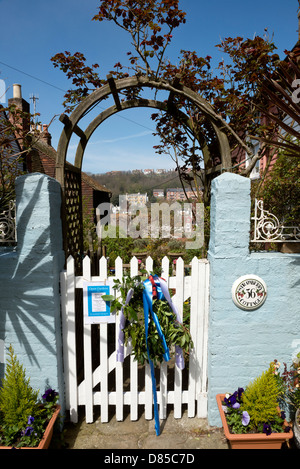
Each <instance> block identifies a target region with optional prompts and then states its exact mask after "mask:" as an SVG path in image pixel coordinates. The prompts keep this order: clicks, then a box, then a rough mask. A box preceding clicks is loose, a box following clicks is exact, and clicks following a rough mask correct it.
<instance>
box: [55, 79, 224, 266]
mask: <svg viewBox="0 0 300 469" xmlns="http://www.w3.org/2000/svg"><path fill="white" fill-rule="evenodd" d="M143 88H154V89H157V90H165V91H168V92H169V98H168V100H167V101H164V102H161V101H156V100H150V99H143V98H133V99H130V100H127V101H121V100H120V98H119V92H121V91H122V90H125V89H126V90H132V91H133V92H134V91H135V90H139V89H143ZM109 95H112V96H113V98H114V103H115V104H114V105H113V106H111V107H109V108H107V109H106V110H105V111H103V112H101V113H100V114H99V115H98V116H97V117H96V118H94V119H93V120H92V122H91V123H90V124H89V125H88V127H87V128H86V129H85V130H82V129H81V128H80V127H79V125H78V124H79V122H80V119H81V118H83V117H84V116H85V115H86V114H87V112H89V111H90V110H91V109H92V108H93V107H94V106H96V105H97V104H99V103H100V102H101V101H102V100H104V99H105V98H107V97H108V96H109ZM175 95H177V96H181V97H183V98H185V99H187V100H188V101H190V102H191V103H193V104H194V105H195V106H196V107H198V109H199V111H200V112H201V113H202V114H203V115H204V116H205V117H206V119H207V121H208V122H209V123H210V124H211V127H212V129H213V131H214V132H215V135H216V139H217V142H218V147H219V148H218V150H219V155H218V156H219V158H220V161H221V163H220V164H218V165H217V166H215V165H213V163H212V161H213V158H212V155H211V154H210V153H209V148H208V145H207V143H206V142H205V139H204V138H203V136H199V135H196V133H195V130H194V128H193V124H192V121H191V120H190V119H189V118H188V116H186V115H185V114H184V113H183V112H182V111H180V110H178V109H177V108H176V105H174V102H173V97H174V96H175ZM134 107H148V108H155V109H159V110H162V111H165V112H168V113H170V114H172V115H173V116H174V117H176V118H177V119H180V122H181V123H182V122H183V123H184V125H185V126H187V127H189V128H190V130H191V131H192V133H193V134H194V135H195V137H196V138H197V139H198V141H199V144H200V146H201V148H202V151H203V155H204V167H205V172H206V174H213V173H216V172H218V173H219V172H221V171H222V170H227V171H228V170H230V168H231V152H230V147H229V142H228V139H227V135H226V133H225V129H224V123H223V122H221V120H220V118H219V116H218V115H217V114H216V113H215V112H214V109H213V107H212V106H211V105H210V104H209V103H208V102H207V101H206V100H205V99H203V98H202V97H201V96H200V95H198V94H197V93H195V92H194V91H192V90H191V89H189V88H187V87H186V86H184V85H182V84H181V83H180V78H179V77H176V78H175V80H174V81H173V82H172V83H170V82H167V81H161V80H159V81H157V80H153V79H151V78H147V77H144V76H133V77H128V78H123V79H120V80H114V79H113V77H112V76H111V75H109V76H108V77H107V83H106V84H105V85H104V86H102V87H101V88H99V89H97V90H95V91H94V92H93V93H91V94H90V95H89V96H87V97H86V98H85V99H84V100H83V101H81V102H80V103H79V104H78V106H77V107H76V108H75V110H74V111H73V112H72V113H71V115H70V116H66V115H65V114H63V115H62V116H61V117H60V120H61V121H62V123H63V124H64V128H63V130H62V133H61V136H60V140H59V143H58V147H57V159H56V179H57V180H58V181H59V183H60V184H61V187H62V198H63V224H64V240H65V246H64V248H65V252H66V255H67V256H68V255H69V254H72V256H73V257H74V258H75V259H76V258H78V259H79V258H80V253H82V220H81V218H82V214H81V168H82V162H83V156H84V151H85V148H86V146H87V144H88V141H89V139H90V137H91V136H92V134H93V132H94V131H95V130H96V129H97V127H99V125H101V124H102V122H104V121H105V120H106V119H108V118H109V117H111V116H112V115H114V114H116V113H118V112H120V111H123V110H125V109H130V108H134ZM73 133H75V134H76V135H77V136H79V138H80V140H79V143H78V146H77V151H76V156H75V162H74V165H71V164H70V163H68V162H67V160H66V158H67V150H68V145H69V142H70V140H71V137H72V135H73Z"/></svg>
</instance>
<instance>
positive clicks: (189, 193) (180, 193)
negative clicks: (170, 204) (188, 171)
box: [166, 187, 197, 201]
mask: <svg viewBox="0 0 300 469" xmlns="http://www.w3.org/2000/svg"><path fill="white" fill-rule="evenodd" d="M166 198H167V200H169V201H172V200H178V201H186V200H187V199H196V198H197V196H196V193H195V192H194V191H193V190H191V189H188V188H187V189H186V190H185V192H184V190H183V189H180V188H177V187H176V188H173V189H172V188H170V189H167V193H166Z"/></svg>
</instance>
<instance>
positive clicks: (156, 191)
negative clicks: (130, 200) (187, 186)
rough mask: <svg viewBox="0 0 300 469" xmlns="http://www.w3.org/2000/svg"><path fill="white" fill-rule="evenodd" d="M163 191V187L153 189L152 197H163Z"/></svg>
mask: <svg viewBox="0 0 300 469" xmlns="http://www.w3.org/2000/svg"><path fill="white" fill-rule="evenodd" d="M164 196H165V191H164V189H153V197H157V198H158V197H164Z"/></svg>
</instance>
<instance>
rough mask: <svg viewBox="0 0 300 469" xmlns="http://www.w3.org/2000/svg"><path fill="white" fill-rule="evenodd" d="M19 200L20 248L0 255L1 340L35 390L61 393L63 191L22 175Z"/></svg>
mask: <svg viewBox="0 0 300 469" xmlns="http://www.w3.org/2000/svg"><path fill="white" fill-rule="evenodd" d="M16 195H17V234H18V244H17V247H16V248H15V250H11V251H10V252H8V251H7V250H6V252H4V253H1V250H0V284H1V295H0V340H3V341H4V343H5V352H6V350H7V349H8V347H9V345H10V344H12V345H13V347H14V350H15V353H16V355H17V356H18V358H19V359H20V361H21V362H22V363H23V365H24V367H25V369H26V376H28V377H30V382H31V385H32V386H33V387H35V388H38V389H40V390H41V391H43V389H44V388H45V385H47V382H48V385H50V386H53V387H56V388H57V386H58V382H57V381H58V377H57V368H58V361H61V358H60V355H61V326H60V297H59V274H60V271H61V270H62V269H63V265H64V252H63V250H62V229H61V221H60V200H61V199H60V186H59V184H58V183H57V181H55V180H54V179H52V178H49V177H48V176H45V175H41V174H38V173H36V174H31V175H26V176H21V177H20V178H18V179H17V181H16ZM3 371H4V369H3V366H2V369H1V370H0V372H1V375H2V374H3ZM52 381H56V383H53V384H52Z"/></svg>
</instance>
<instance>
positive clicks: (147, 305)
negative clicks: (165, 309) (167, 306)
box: [143, 276, 170, 436]
mask: <svg viewBox="0 0 300 469" xmlns="http://www.w3.org/2000/svg"><path fill="white" fill-rule="evenodd" d="M154 278H155V279H156V280H158V277H156V276H155V277H154ZM155 283H156V289H157V298H158V299H159V300H161V299H164V296H163V293H162V291H161V288H160V285H159V283H157V282H155ZM143 284H144V287H145V288H144V290H143V306H144V320H145V336H146V347H147V355H148V361H149V365H150V370H151V380H152V390H153V400H154V419H155V432H156V435H157V436H159V435H160V424H159V415H158V405H157V392H156V379H155V374H154V365H153V362H152V360H151V358H150V352H149V346H148V327H149V312H150V314H151V316H152V319H153V321H154V324H155V326H156V329H157V331H158V335H159V337H160V339H161V341H162V344H163V348H164V354H163V358H164V360H165V361H169V360H170V354H169V349H168V346H167V343H166V339H165V336H164V334H163V332H162V330H161V327H160V324H159V321H158V317H157V315H156V313H155V312H154V311H153V307H152V301H153V297H152V283H151V282H150V280H145V281H144V282H143Z"/></svg>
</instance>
